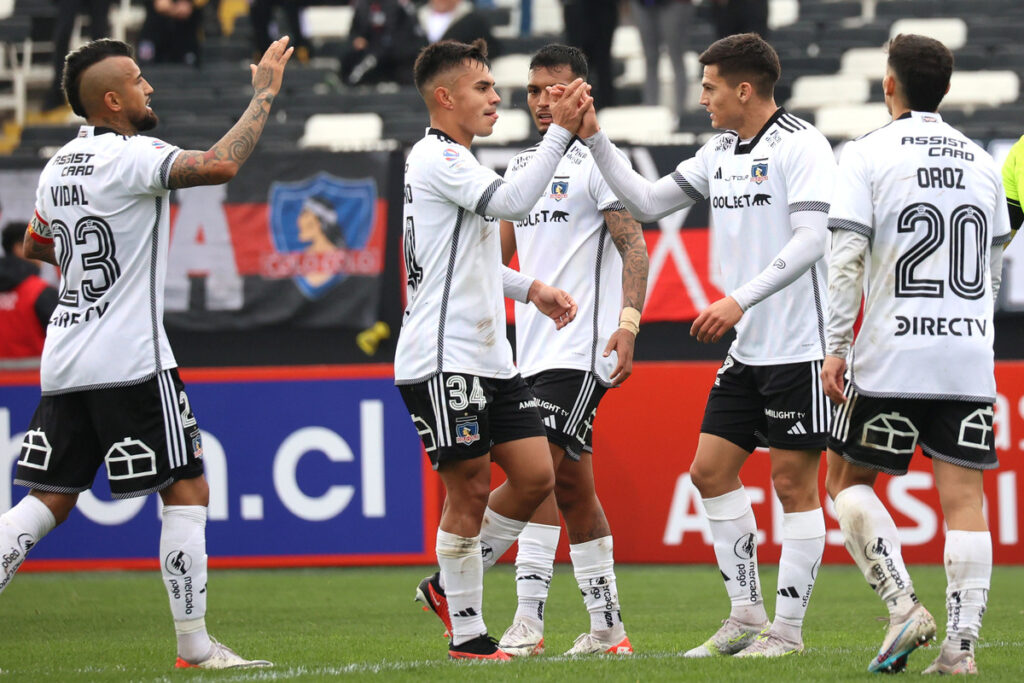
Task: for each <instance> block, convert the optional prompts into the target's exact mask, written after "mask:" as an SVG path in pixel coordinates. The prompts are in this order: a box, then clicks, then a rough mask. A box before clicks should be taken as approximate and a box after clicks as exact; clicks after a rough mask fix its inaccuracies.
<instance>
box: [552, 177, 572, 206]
mask: <svg viewBox="0 0 1024 683" xmlns="http://www.w3.org/2000/svg"><path fill="white" fill-rule="evenodd" d="M568 196H569V181H568V179H565V178H555V179H554V181H553V182H552V183H551V198H552V199H554V200H555V201H556V202H560V201H562V200H563V199H565V198H566V197H568Z"/></svg>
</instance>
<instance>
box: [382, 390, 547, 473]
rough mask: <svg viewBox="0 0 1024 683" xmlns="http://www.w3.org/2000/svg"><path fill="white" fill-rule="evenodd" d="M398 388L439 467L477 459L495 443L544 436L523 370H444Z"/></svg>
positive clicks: (430, 454)
mask: <svg viewBox="0 0 1024 683" xmlns="http://www.w3.org/2000/svg"><path fill="white" fill-rule="evenodd" d="M398 390H399V391H400V392H401V393H402V400H404V401H405V407H406V408H408V409H409V415H410V416H411V417H412V422H413V424H414V425H415V426H416V431H417V432H419V435H420V439H421V440H422V441H423V447H424V448H425V449H426V451H427V455H428V456H429V457H430V464H431V465H432V466H433V467H434V469H435V470H436V469H437V466H438V464H439V463H441V462H444V461H448V460H469V459H471V458H478V457H480V456H481V455H484V454H485V453H488V452H490V450H491V446H493V445H494V444H498V443H505V442H506V441H515V440H516V439H525V438H527V437H530V436H545V432H544V424H543V423H542V422H541V421H540V413H539V412H538V411H537V401H536V399H534V397H533V394H531V393H530V389H529V387H527V386H526V382H524V381H523V378H522V377H520V376H519V375H516V376H515V377H511V378H509V379H493V378H489V377H479V376H477V375H469V374H465V373H461V372H442V373H440V374H437V375H434V376H433V377H431V378H430V379H428V380H427V381H425V382H419V383H418V384H402V385H399V387H398Z"/></svg>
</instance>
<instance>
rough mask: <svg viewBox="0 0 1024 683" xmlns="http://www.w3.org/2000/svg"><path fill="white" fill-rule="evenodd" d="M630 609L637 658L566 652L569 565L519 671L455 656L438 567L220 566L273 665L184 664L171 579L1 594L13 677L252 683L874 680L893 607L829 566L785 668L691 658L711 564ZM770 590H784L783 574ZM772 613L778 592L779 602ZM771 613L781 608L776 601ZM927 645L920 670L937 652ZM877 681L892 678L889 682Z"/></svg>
mask: <svg viewBox="0 0 1024 683" xmlns="http://www.w3.org/2000/svg"><path fill="white" fill-rule="evenodd" d="M616 569H617V573H618V579H619V594H620V596H621V600H622V604H623V606H624V610H623V616H624V617H625V622H626V626H627V628H628V631H629V635H630V639H631V640H632V642H633V646H634V648H635V649H636V652H637V654H636V655H635V656H633V657H631V658H601V659H584V660H579V659H577V660H569V659H566V658H564V657H562V656H561V655H560V653H561V652H563V651H565V650H566V649H568V648H569V647H570V646H571V645H572V641H573V639H574V638H575V637H576V636H577V635H578V634H579V633H582V632H583V631H585V630H586V629H587V627H588V621H587V617H586V613H585V612H584V610H583V605H582V600H581V599H580V596H579V593H578V591H577V589H576V587H575V581H574V580H573V578H572V570H571V568H570V567H569V566H568V565H559V566H558V567H557V569H556V572H555V580H554V581H553V582H552V592H551V598H550V600H549V602H548V607H547V613H548V621H547V628H546V632H545V636H546V645H547V648H548V651H547V653H546V654H545V655H543V656H541V657H534V658H532V659H529V660H518V661H513V662H511V663H508V664H501V663H464V662H459V663H456V662H449V661H447V659H446V648H447V643H446V641H445V639H444V638H443V637H442V631H443V628H442V626H441V624H440V622H439V621H438V620H437V618H436V617H435V616H434V615H433V614H431V613H425V612H422V611H420V610H419V609H418V604H414V603H413V601H412V597H413V593H414V589H415V587H416V584H417V583H418V581H419V580H420V579H421V578H422V577H423V576H424V575H425V574H427V573H428V571H433V570H432V569H431V570H428V569H427V568H423V567H419V568H407V567H403V568H387V569H318V570H271V571H224V570H221V571H214V572H212V573H211V581H210V610H209V614H208V615H207V623H208V625H209V628H210V632H211V633H212V634H213V635H214V636H215V637H217V638H219V639H220V640H222V641H223V642H225V643H227V644H229V645H231V646H232V647H234V648H235V649H237V650H239V651H240V652H241V653H242V654H243V655H248V656H251V657H264V658H267V659H270V660H273V661H274V662H275V663H276V667H275V668H274V669H266V670H257V671H235V672H230V671H226V672H198V671H175V670H174V669H172V665H173V663H174V656H175V652H174V637H173V628H172V625H171V620H170V615H169V612H168V609H167V596H166V594H165V592H164V589H163V585H162V583H161V581H160V578H159V576H158V575H157V573H156V572H124V573H121V572H114V573H86V574H22V575H19V576H18V578H17V579H15V581H14V582H13V583H12V584H11V585H10V586H9V587H8V588H7V590H6V591H5V592H4V594H3V596H0V670H2V671H3V673H2V674H0V679H2V680H3V681H15V680H24V681H39V680H52V681H127V680H132V681H154V680H162V681H194V680H204V681H205V680H218V681H229V680H230V681H248V680H307V681H314V680H326V679H328V678H335V677H337V676H339V675H340V676H344V677H346V678H349V679H367V680H368V679H369V678H370V677H375V678H377V679H378V680H379V678H380V677H384V678H385V679H386V680H399V681H423V680H432V681H433V680H437V681H441V680H443V681H446V682H447V681H474V682H479V681H504V680H508V679H510V678H517V679H523V680H530V681H575V680H586V681H588V682H591V681H679V680H706V681H764V680H765V679H766V678H772V679H774V680H775V681H838V680H867V679H870V678H871V675H870V674H867V673H866V671H865V668H866V666H867V663H868V661H869V660H870V658H871V657H872V655H873V654H874V653H875V651H876V648H877V647H878V645H879V644H880V642H881V639H882V636H883V634H884V629H885V622H884V620H882V619H881V618H882V617H883V615H884V612H885V609H884V607H883V606H882V604H881V603H880V602H879V601H878V599H877V598H876V597H875V596H874V594H873V593H872V592H871V590H870V589H869V588H868V587H867V585H866V584H865V583H864V581H863V579H862V578H861V577H860V575H859V573H858V572H857V571H856V569H855V568H854V567H852V566H842V567H826V568H825V569H824V570H823V571H822V572H821V575H820V576H819V579H818V585H817V587H816V588H815V591H814V596H813V598H812V600H811V607H810V611H809V614H808V616H807V621H806V624H805V638H804V642H805V645H806V646H807V651H806V653H805V654H804V655H803V656H799V657H787V658H784V659H781V660H773V661H756V660H755V661H750V660H731V659H726V658H717V659H714V660H687V659H683V658H682V656H681V653H682V652H683V651H685V650H687V649H689V648H690V647H692V646H694V645H697V644H698V643H700V642H701V641H702V640H703V639H705V638H706V637H707V636H708V635H709V634H710V633H711V632H712V631H713V630H714V629H715V628H717V627H718V624H719V622H720V621H721V619H722V618H724V617H725V616H726V609H727V602H726V597H725V592H724V590H723V589H722V586H721V584H720V579H719V575H718V571H717V570H716V569H715V568H714V567H711V566H698V567H676V566H642V565H631V566H620V567H617V568H616ZM911 571H912V574H913V576H914V579H915V587H916V589H917V593H918V596H920V597H921V599H922V600H923V601H924V603H925V605H927V606H928V607H929V609H931V610H932V613H933V614H934V615H935V617H936V621H938V622H939V623H940V633H939V636H940V637H941V636H942V635H943V633H944V625H945V614H944V611H945V608H944V601H945V599H944V595H945V592H944V591H945V575H944V573H943V570H942V568H941V567H937V566H936V567H912V568H911ZM1022 583H1024V567H1012V568H1006V567H997V568H996V569H995V572H994V575H993V579H992V598H991V600H990V602H989V607H988V613H987V614H986V615H985V623H984V628H983V629H982V640H981V643H980V644H979V648H978V652H977V655H978V665H979V668H980V669H981V673H982V675H984V676H985V678H986V680H996V681H1019V680H1021V679H1022V678H1024V657H1022V656H1021V650H1022V645H1024V632H1022V628H1024V591H1021V590H1020V588H1019V586H1020V585H1021V584H1022ZM513 584H514V581H513V573H512V568H511V567H509V566H505V565H502V566H499V567H497V568H495V569H494V570H492V571H491V572H489V573H488V574H487V577H486V592H485V600H486V602H485V616H486V618H487V623H488V626H489V627H490V629H491V632H492V634H493V635H495V636H500V635H501V633H502V632H503V631H504V629H505V627H506V626H508V624H509V622H510V620H511V618H512V614H513V611H514V609H515V592H514V591H515V589H514V585H513ZM762 585H763V586H764V587H765V588H766V592H768V593H772V592H773V591H774V586H775V573H774V570H772V569H769V568H767V567H766V568H765V572H764V575H763V577H762ZM768 601H769V608H771V606H772V605H773V604H774V598H773V597H771V596H770V597H769V598H768ZM769 614H771V609H769ZM936 652H937V648H936V647H935V646H933V647H931V648H927V649H923V650H919V651H918V652H917V653H915V654H914V655H913V656H911V659H910V666H909V667H908V671H910V672H911V674H916V673H918V672H920V671H921V669H923V668H924V667H925V666H927V664H928V663H929V662H930V661H931V659H932V657H934V656H935V654H936ZM876 680H877V679H876Z"/></svg>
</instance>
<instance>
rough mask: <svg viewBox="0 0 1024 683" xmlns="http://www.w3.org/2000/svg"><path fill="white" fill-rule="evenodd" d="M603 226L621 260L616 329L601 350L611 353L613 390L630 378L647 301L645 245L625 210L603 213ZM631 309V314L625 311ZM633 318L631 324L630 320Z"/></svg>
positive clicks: (633, 221)
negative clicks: (619, 309)
mask: <svg viewBox="0 0 1024 683" xmlns="http://www.w3.org/2000/svg"><path fill="white" fill-rule="evenodd" d="M603 213H604V222H605V224H606V225H607V226H608V232H609V233H611V236H612V241H613V242H614V243H615V248H616V249H618V251H619V254H620V255H621V256H622V314H621V316H620V318H619V320H620V321H621V322H620V326H619V329H617V330H615V332H614V333H613V334H612V336H611V338H610V339H609V340H608V345H607V346H606V347H605V349H604V355H605V356H606V357H607V356H608V355H609V354H611V352H612V351H614V352H615V357H616V359H617V361H618V363H617V364H616V366H615V369H614V370H613V371H612V374H611V380H612V383H613V384H615V386H618V385H619V384H622V383H623V382H625V381H626V379H627V378H628V377H629V376H630V375H631V374H633V346H634V344H635V342H636V329H635V328H636V327H637V325H638V324H639V322H640V320H639V317H640V316H639V312H640V311H642V310H643V309H644V299H645V298H646V297H647V267H648V262H647V243H646V242H645V241H644V231H643V228H641V227H640V224H639V223H638V222H637V221H636V219H634V218H633V216H631V215H630V214H629V211H626V210H625V209H621V210H609V211H604V212H603ZM627 309H631V310H627ZM633 318H635V320H634V319H633Z"/></svg>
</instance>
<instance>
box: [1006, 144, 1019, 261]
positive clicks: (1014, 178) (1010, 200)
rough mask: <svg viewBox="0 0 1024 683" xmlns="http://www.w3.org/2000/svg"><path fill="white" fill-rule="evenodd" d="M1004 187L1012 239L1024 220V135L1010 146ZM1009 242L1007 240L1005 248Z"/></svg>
mask: <svg viewBox="0 0 1024 683" xmlns="http://www.w3.org/2000/svg"><path fill="white" fill-rule="evenodd" d="M1003 189H1004V190H1006V204H1007V208H1008V210H1009V212H1010V228H1011V232H1010V240H1011V241H1012V240H1013V238H1014V237H1015V236H1016V235H1017V230H1019V229H1020V225H1021V221H1022V220H1024V209H1022V208H1021V193H1022V192H1024V136H1021V138H1020V140H1017V143H1016V144H1015V145H1014V146H1013V147H1011V148H1010V153H1009V154H1008V155H1007V156H1006V161H1005V162H1004V163H1003ZM1009 244H1010V243H1009V242H1007V243H1006V245H1005V246H1004V248H1005V247H1006V246H1008V245H1009Z"/></svg>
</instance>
